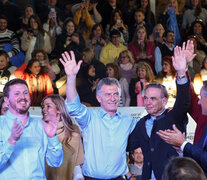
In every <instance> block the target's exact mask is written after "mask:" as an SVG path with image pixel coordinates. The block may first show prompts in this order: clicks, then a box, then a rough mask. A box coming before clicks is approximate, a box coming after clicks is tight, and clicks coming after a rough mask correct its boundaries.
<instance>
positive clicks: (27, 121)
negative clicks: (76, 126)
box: [0, 79, 63, 180]
mask: <svg viewBox="0 0 207 180" xmlns="http://www.w3.org/2000/svg"><path fill="white" fill-rule="evenodd" d="M3 93H4V101H5V102H6V104H7V105H8V107H9V110H8V112H7V113H6V114H5V115H3V116H0V174H1V175H0V179H7V180H13V179H18V180H23V179H25V180H26V179H41V180H46V177H45V159H46V161H47V163H48V165H50V166H53V167H59V166H60V165H61V163H62V159H63V152H62V145H61V143H60V142H59V141H58V138H57V136H56V130H57V124H58V121H59V118H60V117H56V115H53V114H52V115H48V116H46V117H45V119H42V120H41V119H40V118H39V119H38V118H37V117H34V116H31V115H30V114H29V111H28V109H29V107H30V103H31V101H30V96H29V89H28V86H27V84H26V82H25V81H24V80H21V79H13V80H11V81H9V82H8V83H7V84H6V85H5V87H4V91H3Z"/></svg>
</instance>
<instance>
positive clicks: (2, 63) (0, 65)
mask: <svg viewBox="0 0 207 180" xmlns="http://www.w3.org/2000/svg"><path fill="white" fill-rule="evenodd" d="M8 63H9V58H7V57H5V56H4V55H2V56H0V69H4V68H5V67H6V66H7V65H8Z"/></svg>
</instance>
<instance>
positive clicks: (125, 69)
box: [115, 50, 137, 84]
mask: <svg viewBox="0 0 207 180" xmlns="http://www.w3.org/2000/svg"><path fill="white" fill-rule="evenodd" d="M115 63H117V64H118V66H119V70H120V74H121V77H122V78H126V80H127V82H128V84H129V83H130V81H131V79H132V78H133V77H135V75H136V68H137V65H136V64H135V63H134V59H133V57H132V53H131V52H130V51H129V50H124V51H122V52H121V53H120V54H119V58H118V61H117V62H115Z"/></svg>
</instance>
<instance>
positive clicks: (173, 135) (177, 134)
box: [157, 125, 185, 148]
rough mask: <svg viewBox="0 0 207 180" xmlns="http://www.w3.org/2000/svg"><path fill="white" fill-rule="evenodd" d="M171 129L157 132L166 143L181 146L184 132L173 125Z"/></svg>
mask: <svg viewBox="0 0 207 180" xmlns="http://www.w3.org/2000/svg"><path fill="white" fill-rule="evenodd" d="M172 127H173V130H170V129H167V130H165V131H162V130H159V131H158V132H157V134H158V135H159V136H160V137H161V138H162V139H163V140H164V141H165V142H166V143H168V144H171V145H172V146H175V148H176V147H179V148H180V147H181V145H182V144H183V143H184V141H185V133H181V131H179V129H177V128H176V126H175V125H173V126H172Z"/></svg>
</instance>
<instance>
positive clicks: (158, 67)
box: [155, 43, 175, 74]
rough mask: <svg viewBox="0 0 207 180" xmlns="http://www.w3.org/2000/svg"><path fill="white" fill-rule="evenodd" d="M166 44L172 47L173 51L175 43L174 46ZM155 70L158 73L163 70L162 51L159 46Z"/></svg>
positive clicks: (156, 50) (156, 51)
mask: <svg viewBox="0 0 207 180" xmlns="http://www.w3.org/2000/svg"><path fill="white" fill-rule="evenodd" d="M165 45H166V46H167V47H168V49H170V50H171V51H172V50H173V49H174V47H175V45H174V44H173V45H172V47H169V46H168V45H167V44H166V43H165ZM155 71H156V73H157V74H158V73H159V72H160V71H162V53H161V51H160V48H159V46H157V47H156V48H155Z"/></svg>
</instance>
